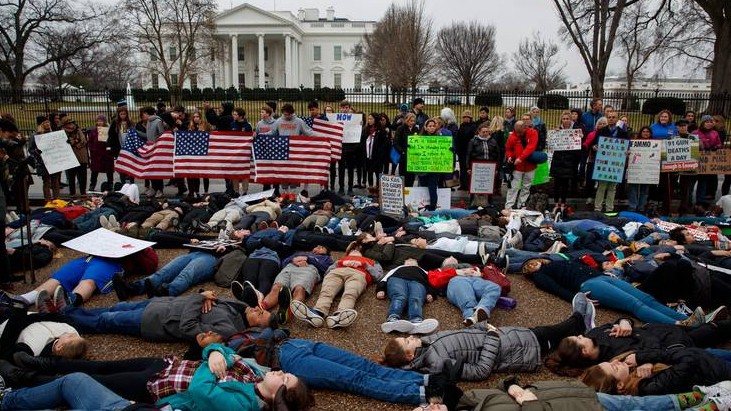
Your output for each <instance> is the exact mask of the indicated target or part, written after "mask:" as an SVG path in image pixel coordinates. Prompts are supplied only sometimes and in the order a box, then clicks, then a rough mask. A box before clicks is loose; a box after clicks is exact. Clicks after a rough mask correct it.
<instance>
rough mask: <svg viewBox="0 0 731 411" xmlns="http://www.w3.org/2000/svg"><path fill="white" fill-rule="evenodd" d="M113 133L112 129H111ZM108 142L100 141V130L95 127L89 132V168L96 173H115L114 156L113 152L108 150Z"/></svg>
mask: <svg viewBox="0 0 731 411" xmlns="http://www.w3.org/2000/svg"><path fill="white" fill-rule="evenodd" d="M109 131H111V128H110V129H109ZM107 147H108V145H107V142H105V141H99V129H98V128H96V127H94V128H93V129H91V131H89V153H90V154H91V164H90V165H89V167H90V168H91V171H93V172H95V173H113V172H114V155H113V154H112V150H111V149H109V150H107Z"/></svg>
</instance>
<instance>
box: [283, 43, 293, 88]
mask: <svg viewBox="0 0 731 411" xmlns="http://www.w3.org/2000/svg"><path fill="white" fill-rule="evenodd" d="M284 87H292V38H291V37H290V36H289V34H285V35H284Z"/></svg>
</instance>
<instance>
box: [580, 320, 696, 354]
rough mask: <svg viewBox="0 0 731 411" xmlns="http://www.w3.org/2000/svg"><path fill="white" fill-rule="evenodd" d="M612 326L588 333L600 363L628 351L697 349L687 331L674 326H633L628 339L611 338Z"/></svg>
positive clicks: (603, 326)
mask: <svg viewBox="0 0 731 411" xmlns="http://www.w3.org/2000/svg"><path fill="white" fill-rule="evenodd" d="M620 320H621V319H620ZM620 320H618V321H617V323H619V321H620ZM630 322H631V320H630ZM612 325H613V324H604V325H601V326H598V327H596V328H593V329H591V330H590V331H588V332H587V333H586V337H587V338H591V339H592V340H594V343H595V344H596V345H597V348H599V358H597V361H598V362H602V361H610V360H611V359H612V358H614V357H616V356H618V355H620V354H622V353H625V352H628V351H642V350H666V349H672V348H691V347H695V343H694V342H693V339H692V338H691V337H690V335H689V334H688V333H687V332H686V331H685V329H684V328H682V327H679V326H677V325H674V324H644V325H642V326H633V327H632V334H631V335H628V336H626V337H611V336H610V335H609V333H610V332H611V331H612Z"/></svg>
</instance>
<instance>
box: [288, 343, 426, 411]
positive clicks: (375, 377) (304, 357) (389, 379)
mask: <svg viewBox="0 0 731 411" xmlns="http://www.w3.org/2000/svg"><path fill="white" fill-rule="evenodd" d="M279 362H280V366H281V367H282V371H284V372H289V373H292V374H294V375H296V376H297V377H299V378H302V380H303V381H305V382H306V383H307V384H308V385H309V386H310V387H311V388H315V389H318V388H325V389H328V390H337V391H344V392H349V393H352V394H357V395H363V396H365V397H369V398H375V399H377V400H381V401H388V402H396V403H407V404H420V403H422V402H424V401H425V399H426V398H425V392H424V381H425V377H426V376H425V375H424V374H420V373H418V372H415V371H406V370H401V369H398V368H390V367H384V366H382V365H379V364H376V363H375V362H373V361H370V360H367V359H365V358H363V357H361V356H359V355H357V354H353V353H351V352H348V351H345V350H341V349H340V348H337V347H334V346H332V345H329V344H326V343H322V342H315V341H310V340H300V339H290V340H287V341H285V342H283V343H282V344H281V345H280V347H279Z"/></svg>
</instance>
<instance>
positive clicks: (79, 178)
mask: <svg viewBox="0 0 731 411" xmlns="http://www.w3.org/2000/svg"><path fill="white" fill-rule="evenodd" d="M87 165H88V164H86V163H82V164H81V165H80V166H78V167H74V168H70V169H68V170H67V176H68V178H69V194H71V195H72V196H73V195H76V182H78V183H79V191H80V192H81V194H86V166H87Z"/></svg>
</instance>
